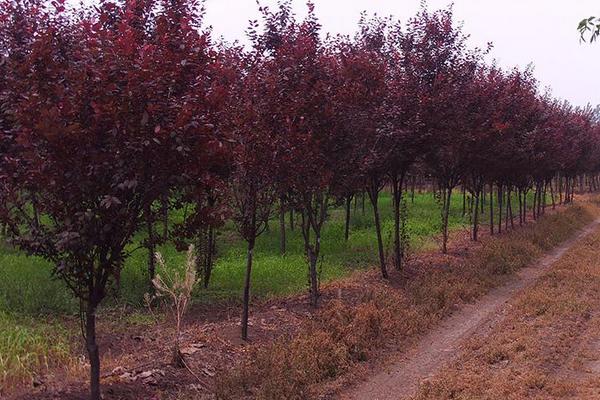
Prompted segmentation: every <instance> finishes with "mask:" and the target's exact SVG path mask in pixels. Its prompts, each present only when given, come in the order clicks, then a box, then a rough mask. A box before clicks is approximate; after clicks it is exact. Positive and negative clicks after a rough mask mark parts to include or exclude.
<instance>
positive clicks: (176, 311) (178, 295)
mask: <svg viewBox="0 0 600 400" xmlns="http://www.w3.org/2000/svg"><path fill="white" fill-rule="evenodd" d="M155 257H156V263H157V265H158V273H157V274H156V276H155V277H154V279H152V284H153V285H154V288H155V289H156V292H155V294H154V296H150V295H149V294H148V295H146V303H147V304H148V305H150V304H151V303H152V299H153V298H163V299H164V302H165V304H167V305H168V307H169V308H170V309H171V312H172V316H173V319H174V320H175V337H174V343H173V364H174V365H175V366H177V367H184V366H186V364H185V360H184V359H183V354H182V353H181V350H180V344H179V343H180V339H181V323H182V321H183V317H184V315H185V312H186V310H187V308H188V306H189V304H190V300H191V298H192V291H193V290H194V286H196V284H197V283H198V279H196V268H195V266H196V256H195V255H194V246H193V245H190V247H189V249H188V251H187V259H186V262H185V265H184V270H183V271H177V270H169V268H168V267H167V264H166V262H165V260H164V258H163V257H162V255H161V254H160V253H158V252H157V253H156V256H155ZM182 272H183V273H182Z"/></svg>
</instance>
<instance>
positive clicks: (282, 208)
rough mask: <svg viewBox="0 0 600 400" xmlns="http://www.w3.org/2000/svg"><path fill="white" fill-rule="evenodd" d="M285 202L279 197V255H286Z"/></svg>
mask: <svg viewBox="0 0 600 400" xmlns="http://www.w3.org/2000/svg"><path fill="white" fill-rule="evenodd" d="M285 241H286V239H285V201H284V199H283V196H280V197H279V253H280V254H281V255H282V256H283V255H285Z"/></svg>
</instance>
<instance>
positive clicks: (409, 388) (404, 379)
mask: <svg viewBox="0 0 600 400" xmlns="http://www.w3.org/2000/svg"><path fill="white" fill-rule="evenodd" d="M599 224H600V220H596V221H595V222H594V223H593V224H591V225H589V226H588V227H587V228H586V229H585V230H583V231H582V232H581V233H580V234H578V235H577V236H576V237H575V238H573V239H571V240H569V241H568V242H566V243H564V244H563V245H561V246H559V247H558V248H556V249H555V250H553V251H552V252H551V253H550V254H548V255H546V256H545V257H544V258H543V259H541V260H540V261H539V262H538V263H536V264H534V265H531V266H529V267H527V268H524V269H522V270H521V271H519V273H518V274H517V275H516V276H514V277H513V279H512V280H511V281H510V282H508V283H507V284H506V285H504V286H502V287H499V288H496V289H494V290H492V291H491V292H490V293H489V294H487V295H486V296H484V297H483V298H481V299H480V300H479V301H477V302H476V303H474V304H470V305H467V306H465V307H463V308H462V309H461V310H460V312H457V313H455V314H454V315H452V316H451V317H450V318H448V319H447V320H445V321H443V322H442V323H441V324H440V325H439V326H438V327H437V328H435V329H434V330H432V331H431V332H430V333H429V334H427V335H426V336H425V337H423V338H422V339H421V340H420V341H419V342H418V343H417V344H416V345H415V346H414V347H412V348H411V349H410V350H408V351H407V352H405V353H403V354H401V355H399V357H398V358H397V360H396V361H395V362H394V363H392V364H391V365H389V366H388V367H387V368H386V369H385V370H384V371H382V372H380V373H378V374H376V375H375V376H372V377H370V378H369V379H368V380H367V381H366V382H364V383H362V384H360V385H359V386H357V387H356V388H353V389H351V390H350V391H348V392H346V393H343V394H342V395H340V398H341V399H347V400H355V399H356V400H359V399H372V400H387V399H390V400H391V399H402V398H406V397H409V396H411V395H413V394H414V393H415V392H416V391H417V389H418V388H419V385H420V384H421V383H422V382H423V381H425V380H427V379H429V378H432V377H435V375H436V373H437V372H438V371H439V370H440V369H441V368H442V367H443V366H444V365H445V364H447V363H449V362H450V361H452V360H453V359H455V358H456V357H457V355H458V354H460V350H461V346H462V345H463V344H464V342H465V340H467V339H472V338H473V337H481V338H483V337H487V336H488V335H489V334H490V332H492V330H495V329H496V326H497V325H498V324H499V323H500V322H501V321H503V320H504V319H505V315H506V313H507V312H509V311H510V308H511V307H512V306H511V304H510V300H511V298H512V297H513V296H515V294H516V293H518V292H520V291H522V290H523V289H526V288H527V287H528V286H529V285H531V284H532V283H533V282H535V281H536V280H537V279H538V278H539V276H540V275H541V274H543V273H544V272H546V271H547V270H548V268H549V267H551V266H552V265H553V264H554V263H555V262H556V261H557V260H558V259H559V258H560V257H562V256H563V255H564V254H565V253H566V252H567V251H568V250H570V249H571V248H572V247H573V246H575V245H577V244H578V243H579V242H580V241H581V240H582V239H584V238H585V237H587V236H588V235H590V234H591V233H592V232H594V231H595V230H596V229H597V226H598V225H599ZM599 236H600V235H599ZM599 253H600V251H599ZM599 289H600V287H599ZM599 311H600V309H599ZM598 339H600V337H599V338H598ZM593 345H599V346H600V342H598V343H594V344H593ZM593 345H592V347H593ZM593 365H595V366H596V367H598V371H599V372H600V362H597V365H596V364H593ZM428 398H429V397H428ZM431 398H437V397H435V396H434V397H431ZM440 398H446V397H440ZM447 398H454V397H447Z"/></svg>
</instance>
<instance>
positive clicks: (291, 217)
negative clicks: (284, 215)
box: [290, 207, 294, 231]
mask: <svg viewBox="0 0 600 400" xmlns="http://www.w3.org/2000/svg"><path fill="white" fill-rule="evenodd" d="M290 231H294V209H293V208H292V207H290Z"/></svg>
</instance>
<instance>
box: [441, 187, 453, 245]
mask: <svg viewBox="0 0 600 400" xmlns="http://www.w3.org/2000/svg"><path fill="white" fill-rule="evenodd" d="M442 191H443V199H444V202H443V203H444V204H443V206H444V210H443V213H442V253H444V254H447V253H448V217H449V215H450V200H451V196H452V188H444V189H442Z"/></svg>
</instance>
